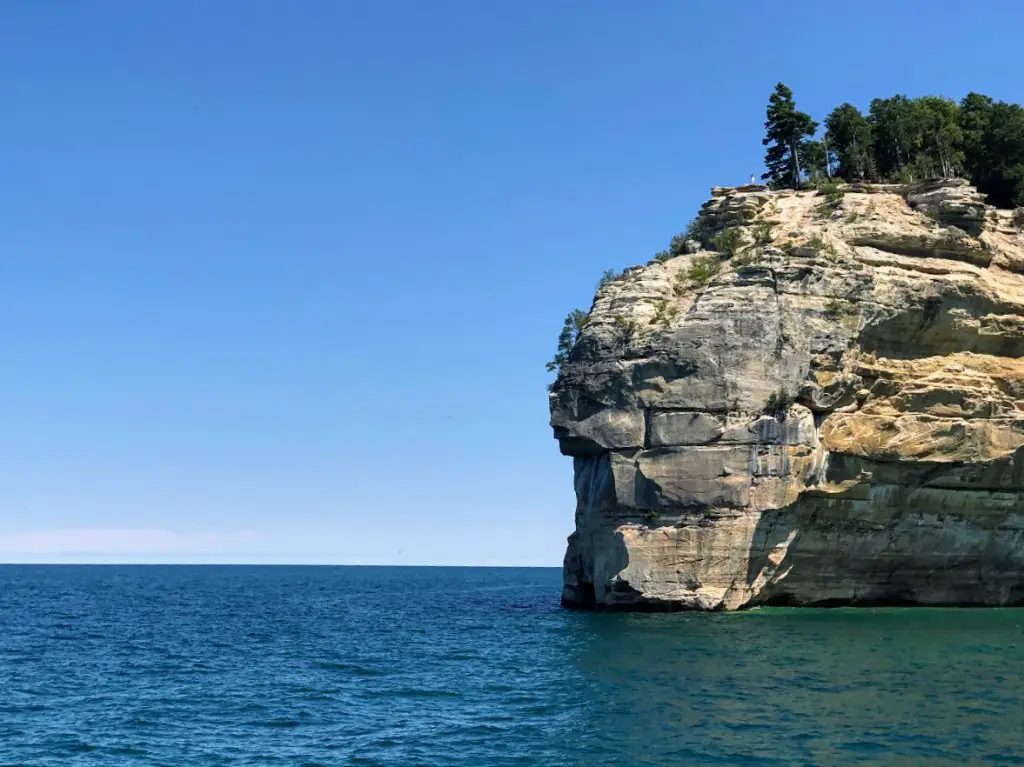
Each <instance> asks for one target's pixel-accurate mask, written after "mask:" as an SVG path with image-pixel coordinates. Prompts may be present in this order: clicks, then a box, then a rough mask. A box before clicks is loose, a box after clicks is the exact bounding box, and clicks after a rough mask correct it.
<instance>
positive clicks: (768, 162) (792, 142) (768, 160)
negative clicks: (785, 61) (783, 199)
mask: <svg viewBox="0 0 1024 767" xmlns="http://www.w3.org/2000/svg"><path fill="white" fill-rule="evenodd" d="M767 117H768V119H767V120H766V121H765V124H764V127H765V131H766V134H767V135H765V138H764V140H763V141H762V142H761V143H762V144H763V145H764V146H766V147H768V149H767V151H766V152H765V155H764V164H765V167H766V168H767V169H768V172H767V173H765V174H764V175H762V176H761V178H763V179H765V180H766V181H768V182H769V183H770V184H771V185H772V186H773V187H776V188H780V187H792V188H793V189H798V188H799V187H800V180H801V173H802V171H803V165H801V157H800V155H801V152H800V150H801V148H802V146H803V143H804V139H805V138H808V137H810V136H813V135H814V132H815V131H816V130H817V129H818V124H817V123H816V122H814V120H812V119H811V116H810V115H809V114H807V113H805V112H798V111H797V109H796V104H795V103H794V102H793V91H792V90H790V89H789V88H787V87H786V86H785V85H783V84H782V83H778V84H777V85H776V86H775V92H774V93H772V95H771V98H770V99H769V100H768V111H767Z"/></svg>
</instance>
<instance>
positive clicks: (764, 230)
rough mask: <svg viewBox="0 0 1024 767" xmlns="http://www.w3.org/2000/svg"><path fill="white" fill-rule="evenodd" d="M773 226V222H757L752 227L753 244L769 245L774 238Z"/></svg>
mask: <svg viewBox="0 0 1024 767" xmlns="http://www.w3.org/2000/svg"><path fill="white" fill-rule="evenodd" d="M775 226H776V224H775V222H774V221H759V222H758V223H757V225H756V226H755V227H754V244H755V245H771V243H772V239H773V238H774V236H775Z"/></svg>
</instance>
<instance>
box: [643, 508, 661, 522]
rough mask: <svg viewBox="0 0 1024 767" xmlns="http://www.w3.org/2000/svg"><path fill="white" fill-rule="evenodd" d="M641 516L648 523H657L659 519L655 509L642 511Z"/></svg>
mask: <svg viewBox="0 0 1024 767" xmlns="http://www.w3.org/2000/svg"><path fill="white" fill-rule="evenodd" d="M643 516H644V519H646V520H647V521H648V522H657V521H658V520H659V519H661V512H660V511H658V510H657V509H644V512H643Z"/></svg>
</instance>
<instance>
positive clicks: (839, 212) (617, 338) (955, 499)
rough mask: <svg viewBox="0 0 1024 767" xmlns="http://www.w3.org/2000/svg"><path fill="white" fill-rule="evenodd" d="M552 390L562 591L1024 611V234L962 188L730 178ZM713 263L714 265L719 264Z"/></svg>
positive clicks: (591, 598)
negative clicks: (735, 184)
mask: <svg viewBox="0 0 1024 767" xmlns="http://www.w3.org/2000/svg"><path fill="white" fill-rule="evenodd" d="M701 220H702V225H703V226H702V229H703V231H704V232H706V233H707V234H708V238H709V239H708V242H710V241H712V237H713V235H714V233H716V232H721V231H723V230H725V229H729V228H731V229H736V230H737V231H738V232H740V233H741V234H742V238H741V241H742V242H743V243H745V245H744V246H743V247H741V248H740V249H739V250H738V252H736V253H735V254H734V255H732V257H731V258H726V257H725V254H718V253H713V252H710V251H704V252H700V253H697V254H694V255H685V256H681V257H678V258H673V259H670V260H668V261H664V262H660V263H659V262H654V263H652V264H650V265H648V266H646V267H642V268H635V269H632V270H629V271H628V272H627V273H626V275H624V276H623V277H621V278H619V279H618V280H616V281H614V282H611V283H609V284H606V285H604V286H602V287H601V288H600V289H599V291H598V293H597V296H596V297H595V300H594V305H593V307H592V309H591V312H590V316H589V321H588V323H587V325H586V327H585V329H584V330H583V332H582V334H581V336H580V338H579V340H578V342H577V344H576V346H575V348H574V349H573V351H572V354H571V355H570V358H569V362H568V363H567V364H566V365H564V366H563V367H562V369H561V371H560V373H559V376H558V379H557V381H556V382H555V384H554V386H553V388H552V392H551V424H552V426H553V428H554V432H555V436H556V437H557V438H558V440H559V444H560V447H561V450H562V452H563V453H564V454H566V455H569V456H572V458H573V464H574V481H575V489H576V497H577V508H576V530H575V532H574V533H573V534H572V535H571V536H570V538H569V547H568V551H567V552H566V557H565V586H564V592H563V602H564V603H565V604H566V605H570V606H581V607H607V608H621V609H702V610H718V609H727V610H730V609H736V608H741V607H745V606H752V605H760V604H794V605H828V604H877V603H912V604H936V605H961V604H978V605H1006V604H1022V603H1024V360H1022V359H1021V357H1022V356H1024V235H1022V234H1021V232H1020V229H1019V228H1018V227H1017V225H1016V224H1015V223H1014V221H1015V219H1014V218H1013V216H1012V214H1011V213H1010V212H1008V211H995V210H994V209H992V208H990V207H989V206H987V205H985V203H984V201H983V200H982V199H981V197H980V196H979V195H978V194H977V193H976V192H975V190H974V189H972V188H971V187H970V186H968V185H966V184H964V183H962V182H960V181H946V182H935V183H929V184H922V185H918V186H915V187H898V186H886V187H878V186H876V187H870V188H867V187H850V188H848V191H847V192H846V194H845V195H844V196H843V197H842V199H841V200H837V199H834V198H833V199H831V200H830V199H827V198H825V197H822V196H821V195H818V194H816V193H815V192H769V191H767V190H765V189H763V188H760V187H751V188H742V189H726V188H716V189H715V190H714V193H713V196H712V199H711V200H710V201H709V202H708V203H706V204H705V205H704V207H703V208H702V210H701ZM716 269H717V271H716Z"/></svg>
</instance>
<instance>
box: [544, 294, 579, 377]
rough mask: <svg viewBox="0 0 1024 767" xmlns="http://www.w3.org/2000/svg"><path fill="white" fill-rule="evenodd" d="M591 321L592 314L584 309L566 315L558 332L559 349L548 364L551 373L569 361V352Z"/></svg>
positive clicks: (574, 310)
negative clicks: (560, 330)
mask: <svg viewBox="0 0 1024 767" xmlns="http://www.w3.org/2000/svg"><path fill="white" fill-rule="evenodd" d="M589 321H590V315H589V314H587V313H586V312H585V311H583V310H582V309H573V310H572V311H571V312H569V314H567V315H566V317H565V321H564V322H563V323H562V332H561V333H559V334H558V351H556V352H555V356H554V358H552V360H551V362H549V363H548V364H547V370H548V372H549V373H551V372H557V371H558V370H559V369H561V367H562V365H564V364H565V363H566V362H568V361H569V353H570V352H571V351H572V347H574V346H575V345H576V341H578V340H579V337H580V333H582V332H583V328H585V327H586V326H587V322H589Z"/></svg>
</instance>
